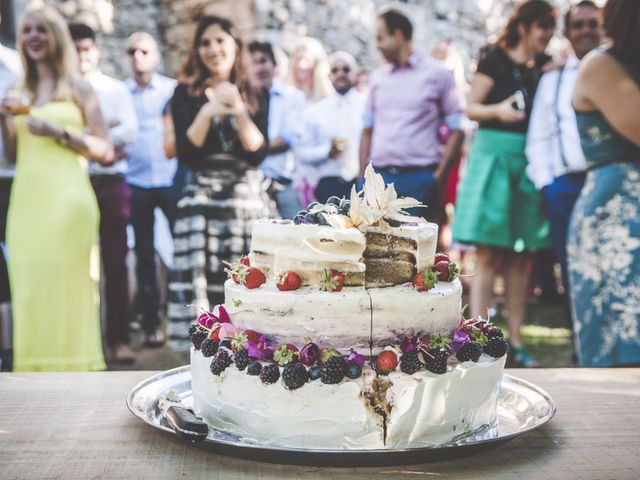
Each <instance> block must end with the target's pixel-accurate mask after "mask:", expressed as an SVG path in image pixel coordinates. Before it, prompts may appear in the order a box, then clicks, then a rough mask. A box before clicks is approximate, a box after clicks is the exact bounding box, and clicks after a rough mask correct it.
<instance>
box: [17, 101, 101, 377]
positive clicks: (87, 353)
mask: <svg viewBox="0 0 640 480" xmlns="http://www.w3.org/2000/svg"><path fill="white" fill-rule="evenodd" d="M31 115H33V116H34V117H38V118H42V119H45V120H49V121H51V122H54V123H56V124H58V125H63V126H64V127H66V128H67V129H68V130H69V131H73V132H81V131H82V130H83V128H84V124H83V119H82V114H81V112H80V109H79V108H78V106H77V105H76V104H75V103H73V102H49V103H47V104H45V105H42V106H40V107H34V108H32V109H31ZM15 123H16V138H17V161H16V174H15V180H14V182H13V186H12V189H11V197H10V201H9V212H8V218H7V253H8V268H9V281H10V285H11V295H12V306H13V325H14V326H13V348H14V370H15V371H42V370H61V371H77V370H104V369H105V363H104V357H103V353H102V340H101V333H100V317H99V298H98V276H99V269H98V265H99V264H98V252H97V247H96V245H97V237H98V223H99V211H98V204H97V201H96V198H95V194H94V193H93V189H92V187H91V184H90V182H89V177H88V175H87V162H86V160H85V159H84V158H82V157H81V156H79V155H78V154H77V153H75V152H74V151H72V150H70V149H68V148H65V147H63V146H61V145H59V144H58V143H56V142H55V141H54V140H53V139H52V138H51V137H43V136H37V135H34V134H32V133H30V132H29V130H28V129H27V125H26V117H24V116H20V117H16V119H15Z"/></svg>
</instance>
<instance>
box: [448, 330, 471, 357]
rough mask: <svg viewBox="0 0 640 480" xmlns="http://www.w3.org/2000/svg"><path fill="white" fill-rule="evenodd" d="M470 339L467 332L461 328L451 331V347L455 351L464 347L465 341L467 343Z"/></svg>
mask: <svg viewBox="0 0 640 480" xmlns="http://www.w3.org/2000/svg"><path fill="white" fill-rule="evenodd" d="M470 341H471V337H470V336H469V334H468V333H467V332H464V331H462V330H456V331H455V332H454V333H453V337H452V338H451V344H450V345H451V349H452V350H453V351H454V352H457V351H458V350H460V349H461V348H462V347H464V346H465V345H466V344H467V343H469V342H470Z"/></svg>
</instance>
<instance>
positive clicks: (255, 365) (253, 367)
mask: <svg viewBox="0 0 640 480" xmlns="http://www.w3.org/2000/svg"><path fill="white" fill-rule="evenodd" d="M261 371H262V364H261V363H260V362H251V363H250V364H249V366H248V367H247V373H248V374H249V375H255V376H257V375H260V372H261Z"/></svg>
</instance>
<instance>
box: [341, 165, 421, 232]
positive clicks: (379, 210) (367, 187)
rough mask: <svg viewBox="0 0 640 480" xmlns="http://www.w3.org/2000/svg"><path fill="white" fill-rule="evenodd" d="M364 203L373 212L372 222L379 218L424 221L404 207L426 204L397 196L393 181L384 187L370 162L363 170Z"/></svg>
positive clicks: (380, 176) (382, 181) (381, 179)
mask: <svg viewBox="0 0 640 480" xmlns="http://www.w3.org/2000/svg"><path fill="white" fill-rule="evenodd" d="M364 203H365V206H368V207H369V208H370V210H371V213H373V215H374V220H373V222H374V223H375V222H377V221H378V220H380V219H388V220H396V221H399V222H424V219H423V218H420V217H413V216H411V215H408V214H407V213H406V212H405V209H406V208H417V207H426V205H423V204H421V203H420V202H419V201H418V200H416V199H415V198H411V197H403V198H398V194H397V193H396V189H395V187H394V186H393V183H390V184H389V185H387V186H386V187H385V184H384V179H383V178H382V175H380V174H378V173H376V172H375V171H374V170H373V167H372V166H371V164H369V165H368V166H367V169H366V170H365V172H364ZM352 205H353V203H352Z"/></svg>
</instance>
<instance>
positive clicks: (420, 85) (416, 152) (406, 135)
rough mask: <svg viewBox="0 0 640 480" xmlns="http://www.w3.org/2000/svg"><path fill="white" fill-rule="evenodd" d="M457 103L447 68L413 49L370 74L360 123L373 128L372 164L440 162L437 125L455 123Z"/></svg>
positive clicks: (459, 119) (459, 112) (458, 111)
mask: <svg viewBox="0 0 640 480" xmlns="http://www.w3.org/2000/svg"><path fill="white" fill-rule="evenodd" d="M462 119H463V113H462V107H461V105H460V101H459V96H458V94H457V92H456V88H455V83H454V80H453V76H452V75H451V73H450V72H449V71H448V70H447V69H446V68H445V67H444V65H443V64H442V63H441V62H439V61H438V60H433V59H431V58H427V57H425V56H424V55H421V54H419V53H413V54H412V55H411V56H410V57H409V59H408V60H407V62H406V63H405V64H404V65H400V66H398V65H392V64H387V65H383V66H382V67H380V68H379V69H377V70H376V71H375V72H374V73H373V74H372V76H371V81H370V93H369V100H368V102H367V107H366V110H365V117H364V126H365V127H371V128H373V135H372V142H371V153H370V156H369V161H370V162H371V164H372V165H373V166H374V167H378V168H382V167H422V166H427V165H433V164H437V163H439V162H440V146H439V144H438V127H439V126H440V124H441V123H442V122H443V121H444V122H446V124H447V126H448V127H449V128H450V129H452V130H458V129H460V128H461V124H462Z"/></svg>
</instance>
